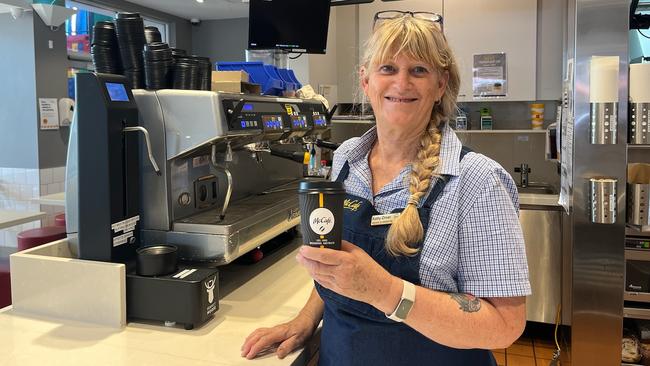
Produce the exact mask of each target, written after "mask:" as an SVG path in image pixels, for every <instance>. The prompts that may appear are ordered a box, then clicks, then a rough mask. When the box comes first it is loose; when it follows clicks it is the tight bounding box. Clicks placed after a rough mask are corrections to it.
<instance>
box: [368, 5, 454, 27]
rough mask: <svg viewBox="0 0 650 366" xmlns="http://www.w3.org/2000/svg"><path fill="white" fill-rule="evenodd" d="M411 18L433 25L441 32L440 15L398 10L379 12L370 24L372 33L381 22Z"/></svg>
mask: <svg viewBox="0 0 650 366" xmlns="http://www.w3.org/2000/svg"><path fill="white" fill-rule="evenodd" d="M407 16H411V17H413V18H417V19H424V20H428V21H430V22H432V23H434V24H435V25H436V26H437V28H438V29H439V30H440V31H441V32H442V15H440V14H437V13H432V12H428V11H400V10H386V11H380V12H378V13H376V14H375V19H374V22H373V24H372V30H373V32H374V31H375V29H377V26H378V25H380V24H381V23H382V22H384V21H386V20H389V19H396V18H401V17H407Z"/></svg>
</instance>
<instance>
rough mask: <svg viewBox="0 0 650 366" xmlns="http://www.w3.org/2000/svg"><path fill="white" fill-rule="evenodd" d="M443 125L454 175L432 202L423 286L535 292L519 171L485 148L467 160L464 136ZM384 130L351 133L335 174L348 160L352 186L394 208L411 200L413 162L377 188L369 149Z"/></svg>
mask: <svg viewBox="0 0 650 366" xmlns="http://www.w3.org/2000/svg"><path fill="white" fill-rule="evenodd" d="M441 131H442V141H441V149H440V162H441V165H440V170H439V172H440V174H441V175H448V176H450V179H449V182H448V183H447V185H446V186H445V189H444V190H443V192H442V193H441V194H440V196H438V199H437V200H436V202H435V203H434V204H433V207H432V208H431V209H432V211H431V217H430V219H429V220H430V222H429V227H428V230H427V232H426V233H425V238H424V243H423V247H422V249H421V251H422V255H421V257H420V281H421V283H422V286H424V287H427V288H430V289H433V290H439V291H444V292H461V293H469V294H472V295H474V296H477V297H511V296H526V295H530V293H531V291H530V283H529V282H528V265H527V262H526V248H525V246H524V237H523V234H522V231H521V226H520V225H519V215H518V213H519V197H518V195H517V187H516V185H515V183H514V181H513V180H512V177H510V175H509V174H508V173H507V172H506V171H505V170H504V169H503V168H502V167H501V166H500V165H499V164H498V163H497V162H495V161H494V160H492V159H490V158H488V157H486V156H484V155H481V154H478V153H474V152H470V153H468V154H467V155H466V156H465V157H464V158H463V160H462V161H459V159H460V152H461V148H462V144H461V142H460V140H458V137H457V136H456V133H455V132H454V131H453V130H452V129H451V128H450V127H449V126H448V125H447V124H444V125H442V126H441ZM376 138H377V132H376V129H375V128H372V129H371V130H370V131H368V132H367V133H365V134H364V135H363V136H361V137H355V138H352V139H349V140H347V141H345V142H344V143H343V144H342V145H341V146H340V147H339V148H338V149H337V150H336V152H335V153H334V163H333V166H332V179H336V177H337V176H338V174H339V172H340V171H341V168H342V167H343V165H344V164H345V161H346V160H347V161H348V162H349V165H350V173H349V175H348V177H347V179H346V180H345V182H344V184H345V189H346V191H347V192H348V193H349V194H353V195H356V196H359V197H362V198H365V199H367V200H368V201H370V202H371V203H372V204H373V205H374V206H375V209H376V210H377V211H379V213H381V214H386V213H390V212H391V211H392V210H394V209H396V208H403V207H405V206H406V202H407V201H408V198H409V195H410V194H409V189H408V177H409V174H410V173H411V165H410V164H409V165H407V166H406V167H404V168H403V169H402V171H401V172H400V174H399V175H398V176H397V177H396V178H395V179H393V181H391V182H390V183H388V184H387V185H385V186H384V187H382V188H381V190H380V191H379V192H378V193H377V194H376V195H373V193H372V174H371V172H370V167H369V166H368V154H369V152H370V149H371V147H372V145H373V143H374V142H375V140H376ZM431 187H433V184H431ZM427 194H428V193H427ZM425 199H426V197H425V198H423V199H421V200H420V205H422V204H423V203H424V201H425Z"/></svg>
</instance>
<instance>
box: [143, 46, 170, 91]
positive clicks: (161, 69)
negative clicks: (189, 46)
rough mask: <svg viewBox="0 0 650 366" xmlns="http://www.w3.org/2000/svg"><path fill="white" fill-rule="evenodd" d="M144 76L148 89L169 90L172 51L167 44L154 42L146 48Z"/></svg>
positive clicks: (144, 53)
mask: <svg viewBox="0 0 650 366" xmlns="http://www.w3.org/2000/svg"><path fill="white" fill-rule="evenodd" d="M142 54H143V56H144V74H145V84H146V87H147V89H167V88H169V87H170V84H171V71H172V65H173V61H172V50H171V49H170V48H169V46H168V45H167V43H162V42H153V43H149V44H147V45H145V46H144V51H142Z"/></svg>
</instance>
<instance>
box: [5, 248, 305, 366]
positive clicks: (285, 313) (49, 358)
mask: <svg viewBox="0 0 650 366" xmlns="http://www.w3.org/2000/svg"><path fill="white" fill-rule="evenodd" d="M297 243H298V242H297V241H294V242H292V243H291V244H290V245H288V246H286V247H284V248H281V249H279V250H278V251H276V252H274V253H272V254H271V255H269V256H268V257H266V258H264V259H263V260H262V261H261V262H259V263H256V264H254V265H229V266H228V267H226V268H224V269H223V270H222V271H221V272H220V277H221V279H222V280H223V281H220V297H221V300H220V302H219V310H218V311H217V313H216V315H215V317H214V318H213V319H212V320H210V321H209V322H208V323H206V324H204V325H203V326H202V327H199V328H196V329H195V330H190V331H187V330H184V329H182V328H180V327H178V328H166V327H164V326H160V325H154V324H153V323H147V324H144V323H129V324H128V325H127V326H126V327H124V328H123V329H121V330H116V329H114V328H104V327H101V326H96V325H90V324H85V323H78V322H71V321H60V320H56V319H46V318H40V317H38V316H33V315H23V314H19V313H17V312H16V311H14V310H13V309H12V308H11V307H7V308H4V309H2V310H0V365H3V366H30V365H34V366H43V365H65V366H74V365H83V366H87V365H110V366H120V365H138V366H139V365H156V366H158V365H160V366H167V365H179V366H180V365H182V366H188V365H193V366H203V365H205V366H207V365H212V366H215V365H216V366H222V365H265V366H266V365H270V366H273V365H292V364H293V362H294V361H295V362H296V364H298V363H300V364H302V363H304V359H305V358H306V357H307V359H308V356H307V355H306V354H305V355H301V351H297V352H294V353H293V354H291V355H289V356H287V357H286V358H285V359H284V360H279V359H278V358H277V357H276V356H275V355H274V354H269V355H267V356H263V357H261V358H258V359H255V360H246V359H244V358H242V357H241V356H240V346H241V345H242V343H243V342H244V339H245V338H246V336H247V335H248V334H249V333H250V332H252V331H253V330H254V329H256V328H258V327H270V326H273V325H275V324H278V323H281V322H285V321H287V320H289V319H291V318H293V317H294V316H295V315H296V314H297V313H298V311H299V310H300V309H301V308H302V306H303V305H304V304H305V302H306V301H307V299H308V298H309V294H310V292H311V289H312V287H313V284H312V281H311V278H310V277H309V275H308V274H307V272H306V271H305V270H304V269H303V268H302V267H301V266H300V265H298V263H297V262H296V260H295V255H296V251H297V245H298V244H297ZM79 291H83V289H79ZM223 295H225V296H223Z"/></svg>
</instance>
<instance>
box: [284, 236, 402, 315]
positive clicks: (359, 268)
mask: <svg viewBox="0 0 650 366" xmlns="http://www.w3.org/2000/svg"><path fill="white" fill-rule="evenodd" d="M296 259H297V260H298V262H299V263H300V264H302V265H303V266H304V267H305V268H307V271H309V274H310V275H311V277H312V278H313V279H314V280H316V282H318V283H319V284H321V285H322V286H323V287H325V288H327V289H330V290H332V291H334V292H336V293H338V294H340V295H343V296H347V297H349V298H351V299H354V300H358V301H362V302H365V303H368V304H370V305H373V306H375V307H377V308H380V306H378V305H379V304H381V303H382V302H385V301H386V296H387V294H388V293H389V292H390V290H391V286H401V280H399V279H398V278H397V277H395V276H393V275H391V274H390V273H388V271H386V270H385V269H384V268H383V267H382V266H381V265H379V264H378V263H377V262H375V260H374V259H372V258H371V257H370V256H369V255H368V253H366V252H365V251H364V250H363V249H361V248H359V247H357V246H356V245H354V244H352V243H350V242H347V241H345V240H343V241H342V243H341V250H333V249H322V248H314V247H309V246H306V245H305V246H303V247H302V248H300V250H299V252H298V255H297V256H296ZM396 281H397V282H396ZM400 293H401V290H400ZM380 310H381V309H380Z"/></svg>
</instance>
